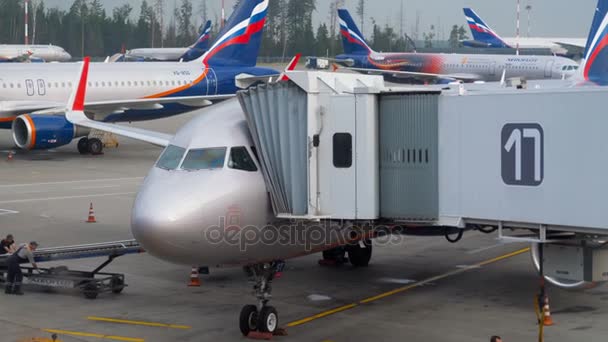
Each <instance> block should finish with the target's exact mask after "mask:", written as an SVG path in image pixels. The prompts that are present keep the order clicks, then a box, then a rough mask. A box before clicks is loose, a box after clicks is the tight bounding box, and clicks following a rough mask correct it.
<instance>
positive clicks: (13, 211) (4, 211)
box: [0, 209, 19, 216]
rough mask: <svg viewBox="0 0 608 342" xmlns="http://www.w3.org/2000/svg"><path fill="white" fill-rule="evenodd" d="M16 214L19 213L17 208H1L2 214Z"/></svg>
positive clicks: (0, 213)
mask: <svg viewBox="0 0 608 342" xmlns="http://www.w3.org/2000/svg"><path fill="white" fill-rule="evenodd" d="M14 214H19V212H18V211H15V210H9V209H0V216H3V215H14Z"/></svg>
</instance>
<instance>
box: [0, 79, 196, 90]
mask: <svg viewBox="0 0 608 342" xmlns="http://www.w3.org/2000/svg"><path fill="white" fill-rule="evenodd" d="M193 83H194V81H183V80H177V81H175V80H172V81H126V82H125V81H107V82H105V81H101V82H89V84H88V86H89V87H92V88H95V87H97V88H99V87H101V88H104V87H108V88H109V87H125V86H126V87H144V86H148V87H151V86H161V87H162V86H184V85H188V84H193ZM43 86H44V85H43ZM46 87H47V88H48V89H52V88H66V87H67V88H72V82H47V83H46ZM2 88H3V89H15V88H17V89H21V88H22V85H21V83H19V82H17V83H2Z"/></svg>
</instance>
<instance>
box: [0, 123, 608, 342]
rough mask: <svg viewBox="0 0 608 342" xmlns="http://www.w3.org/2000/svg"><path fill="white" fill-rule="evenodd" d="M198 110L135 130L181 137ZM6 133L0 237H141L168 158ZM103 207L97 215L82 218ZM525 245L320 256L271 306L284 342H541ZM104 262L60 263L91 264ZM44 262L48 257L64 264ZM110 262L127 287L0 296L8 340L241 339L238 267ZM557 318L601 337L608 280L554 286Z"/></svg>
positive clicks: (297, 267) (436, 243)
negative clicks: (90, 150)
mask: <svg viewBox="0 0 608 342" xmlns="http://www.w3.org/2000/svg"><path fill="white" fill-rule="evenodd" d="M193 115H197V113H196V112H194V113H191V114H186V115H182V116H179V117H175V118H171V119H164V120H158V121H154V122H150V123H145V124H137V126H138V127H143V128H147V129H153V130H158V131H162V132H166V133H174V132H175V131H176V130H177V128H178V127H180V126H181V125H183V124H184V123H186V122H187V121H188V120H189V119H190V118H191V117H192V116H193ZM13 149H14V147H13V144H12V141H11V138H10V132H9V131H0V235H5V234H7V233H12V234H14V235H15V237H16V239H17V240H18V241H19V242H25V241H29V240H36V241H38V242H39V243H40V244H41V246H42V247H55V246H65V245H74V244H85V243H94V242H107V241H117V240H124V239H131V238H132V236H131V232H130V229H129V222H130V210H131V206H132V203H133V199H134V198H135V194H136V192H137V189H138V186H139V184H140V183H141V182H142V181H143V178H144V177H145V176H146V174H147V172H148V170H149V169H150V167H151V166H152V165H153V164H154V162H155V160H156V158H157V157H158V155H159V154H160V152H161V151H160V149H159V148H157V147H154V146H151V145H147V144H145V143H141V142H136V141H133V140H129V139H124V138H120V146H119V147H118V148H116V149H107V150H106V151H105V154H104V155H101V156H81V155H79V154H78V152H77V151H76V142H73V143H72V144H70V145H68V146H65V147H61V148H58V149H56V150H52V151H38V152H24V151H17V154H16V155H15V157H14V159H13V160H12V161H7V151H8V150H13ZM90 203H93V205H94V210H95V214H96V218H97V223H85V221H86V220H87V216H88V209H89V204H90ZM527 247H528V246H526V245H522V244H501V243H499V241H498V240H497V236H496V235H495V234H489V235H485V234H481V233H467V234H465V236H464V238H463V240H462V241H461V242H459V243H457V244H451V243H449V242H447V241H446V240H445V239H444V238H443V237H423V238H422V237H399V238H398V239H395V241H393V242H392V243H391V244H388V245H386V244H385V245H384V246H379V245H376V246H375V247H374V256H373V259H372V262H371V264H370V266H369V267H367V268H353V267H351V266H349V265H343V266H339V267H322V266H319V265H318V263H317V261H318V260H319V258H320V256H319V255H311V256H308V257H303V258H300V259H296V260H289V261H288V262H287V268H286V271H285V273H284V275H283V277H282V278H281V279H278V280H276V281H275V282H274V283H273V289H274V292H273V300H272V301H271V305H273V306H275V307H276V308H277V309H278V311H279V316H280V325H281V326H283V327H285V328H286V330H287V333H288V336H285V337H275V338H274V339H275V340H276V341H319V342H321V341H323V342H329V341H336V342H340V341H355V340H356V341H365V340H376V341H442V342H445V341H459V342H460V341H472V342H482V341H489V339H490V336H492V335H500V336H502V337H503V341H505V342H509V341H533V340H538V325H537V323H536V317H535V313H534V296H535V294H537V293H538V284H539V280H538V277H537V275H536V273H535V270H534V268H533V267H532V264H531V260H530V256H529V253H528V252H527V251H526V248H527ZM103 261H104V259H86V260H73V261H69V262H62V263H60V265H65V266H68V267H69V268H70V269H75V270H85V271H86V270H92V269H94V268H95V267H96V266H98V265H99V264H101V263H102V262H103ZM56 265H57V264H52V265H42V266H56ZM106 271H108V272H115V273H123V274H125V276H126V281H127V283H128V285H129V286H128V287H127V288H126V289H125V290H124V292H123V293H122V294H120V295H114V294H101V295H100V296H99V297H98V298H97V299H96V300H88V299H85V298H84V297H83V296H82V294H81V293H79V292H77V291H70V290H55V291H41V290H39V289H33V288H26V289H25V290H26V295H25V296H23V297H18V296H5V295H4V294H2V293H0V298H1V300H0V331H1V333H0V334H1V335H2V338H1V340H2V341H34V338H39V340H38V341H43V339H49V341H50V337H51V335H52V334H53V333H56V334H57V335H58V340H60V341H132V342H140V341H208V340H209V341H211V340H214V341H215V340H221V341H244V340H246V339H245V338H244V337H242V336H241V334H240V332H239V329H238V314H239V311H240V309H241V307H242V306H243V305H244V304H250V303H255V300H254V298H253V296H252V295H251V287H250V285H249V284H248V282H247V280H246V277H245V275H244V273H243V272H242V270H240V269H213V268H212V269H211V274H210V275H203V276H201V280H202V286H201V287H195V288H189V287H187V282H188V277H189V274H190V267H188V266H180V265H172V264H168V263H165V262H163V261H160V260H158V259H155V258H153V257H151V256H149V255H146V254H142V255H129V256H124V257H121V258H118V259H117V260H115V261H114V262H113V263H112V264H111V265H110V266H108V267H107V269H106ZM548 291H549V295H550V299H551V311H552V317H553V320H554V321H555V323H556V325H555V326H552V327H547V328H545V337H546V341H573V340H579V341H605V340H606V338H605V336H607V335H608V326H607V325H606V324H605V322H606V321H607V319H608V305H607V304H608V288H607V287H605V286H604V287H599V288H596V289H594V290H590V291H586V292H567V291H563V290H560V289H557V288H552V287H549V289H548Z"/></svg>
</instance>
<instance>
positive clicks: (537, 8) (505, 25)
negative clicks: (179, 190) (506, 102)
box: [46, 0, 597, 37]
mask: <svg viewBox="0 0 608 342" xmlns="http://www.w3.org/2000/svg"><path fill="white" fill-rule="evenodd" d="M203 1H205V2H207V4H208V6H209V8H210V10H211V13H218V14H219V8H220V3H221V0H192V2H193V3H194V9H195V11H196V10H197V9H198V8H199V6H200V5H199V4H200V3H201V2H203ZM270 1H272V0H270ZM102 2H103V3H104V4H105V5H106V8H107V9H108V15H111V8H113V7H114V6H117V5H121V4H124V3H126V2H127V0H102ZM128 2H129V3H131V5H132V6H133V7H134V14H135V15H139V7H140V4H141V0H129V1H128ZM148 2H149V3H151V2H153V0H149V1H148ZM180 2H181V0H166V4H167V5H168V6H169V7H170V9H171V10H172V8H173V6H174V3H177V4H179V3H180ZM225 2H226V8H228V9H231V8H232V5H233V4H234V0H225ZM402 2H403V5H404V15H403V17H404V21H405V23H404V31H405V32H406V33H411V32H412V31H413V28H414V26H415V23H416V16H417V13H418V14H419V15H420V31H421V32H424V31H427V30H428V28H429V27H430V25H431V24H433V25H435V26H440V27H442V28H443V29H444V31H445V32H446V33H445V34H446V35H447V34H448V33H449V28H450V27H451V26H452V25H454V24H458V25H463V24H465V23H466V22H465V20H464V16H463V14H462V8H463V7H472V8H474V9H475V11H476V12H477V13H478V14H479V15H480V16H481V17H482V18H483V19H484V20H485V21H486V23H487V24H488V25H490V26H492V28H493V29H494V30H495V31H497V32H498V33H499V34H500V35H502V36H505V37H509V36H515V18H516V4H517V2H516V0H403V1H402V0H367V4H368V6H367V7H368V10H367V12H368V13H367V14H366V17H367V18H368V19H366V25H367V26H366V27H365V28H364V33H365V34H369V32H370V30H369V28H370V27H369V25H370V20H369V17H373V18H374V19H375V20H376V21H377V22H378V23H380V24H382V25H384V24H385V23H387V22H388V23H390V24H391V25H392V26H394V27H395V28H397V30H399V22H400V14H399V13H400V8H401V3H402ZM558 2H559V4H557V3H558ZM66 3H68V4H71V3H72V1H71V0H68V1H66V0H46V4H47V6H60V7H65V6H68V5H66ZM329 3H330V1H328V0H317V12H316V13H315V26H316V25H317V23H318V22H319V21H327V20H328V18H329V13H328V12H329ZM356 3H357V0H346V8H347V9H349V10H350V11H351V12H352V13H353V16H354V15H355V9H356ZM521 3H522V34H523V35H525V33H526V32H527V12H526V11H525V10H524V8H525V7H526V5H531V6H532V12H531V13H532V25H531V32H532V36H544V37H548V36H559V37H586V36H587V34H588V33H589V26H590V24H591V17H592V15H593V11H594V9H595V6H596V4H597V0H577V1H569V2H565V1H560V0H521ZM167 12H169V11H167ZM210 19H212V20H213V18H210ZM200 21H201V22H202V19H200Z"/></svg>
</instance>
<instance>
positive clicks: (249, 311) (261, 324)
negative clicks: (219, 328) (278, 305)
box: [239, 261, 285, 336]
mask: <svg viewBox="0 0 608 342" xmlns="http://www.w3.org/2000/svg"><path fill="white" fill-rule="evenodd" d="M284 268H285V262H284V261H274V262H271V263H265V264H257V265H251V266H246V267H245V268H244V270H245V273H246V274H247V276H248V277H249V280H250V282H252V283H253V295H254V296H255V297H256V298H257V300H258V303H257V305H245V306H244V307H243V309H242V310H241V314H240V318H239V327H240V329H241V332H242V333H243V335H244V336H248V335H249V333H251V332H256V331H257V332H261V333H271V334H274V333H275V332H276V331H277V328H278V327H279V314H278V313H277V310H276V309H275V308H274V307H272V306H268V305H267V304H268V302H269V301H270V299H271V298H272V294H271V292H272V280H273V279H274V278H275V276H276V275H277V273H281V272H282V271H283V269H284Z"/></svg>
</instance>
